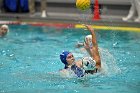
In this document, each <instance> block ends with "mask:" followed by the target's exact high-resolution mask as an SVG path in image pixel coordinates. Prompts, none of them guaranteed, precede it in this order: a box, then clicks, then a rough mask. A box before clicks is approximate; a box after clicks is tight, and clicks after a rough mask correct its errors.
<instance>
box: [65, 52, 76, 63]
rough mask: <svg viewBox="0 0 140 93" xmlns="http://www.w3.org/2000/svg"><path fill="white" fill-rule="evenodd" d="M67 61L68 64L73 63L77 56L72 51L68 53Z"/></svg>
mask: <svg viewBox="0 0 140 93" xmlns="http://www.w3.org/2000/svg"><path fill="white" fill-rule="evenodd" d="M66 61H67V63H68V65H71V64H72V63H73V62H74V61H75V58H74V56H73V54H72V53H69V54H68V55H67V58H66Z"/></svg>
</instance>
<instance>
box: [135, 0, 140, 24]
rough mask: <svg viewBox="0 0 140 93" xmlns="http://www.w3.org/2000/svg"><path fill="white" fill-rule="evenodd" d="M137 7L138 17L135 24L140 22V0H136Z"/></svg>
mask: <svg viewBox="0 0 140 93" xmlns="http://www.w3.org/2000/svg"><path fill="white" fill-rule="evenodd" d="M135 6H136V11H137V13H138V17H137V18H136V19H135V22H140V0H135Z"/></svg>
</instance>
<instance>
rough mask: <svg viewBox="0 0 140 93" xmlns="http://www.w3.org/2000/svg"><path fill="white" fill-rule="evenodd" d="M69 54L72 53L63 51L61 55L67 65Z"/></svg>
mask: <svg viewBox="0 0 140 93" xmlns="http://www.w3.org/2000/svg"><path fill="white" fill-rule="evenodd" d="M69 53H70V52H69V51H63V52H62V53H61V54H60V59H61V61H62V63H64V64H65V65H66V64H67V61H66V58H67V56H68V54H69Z"/></svg>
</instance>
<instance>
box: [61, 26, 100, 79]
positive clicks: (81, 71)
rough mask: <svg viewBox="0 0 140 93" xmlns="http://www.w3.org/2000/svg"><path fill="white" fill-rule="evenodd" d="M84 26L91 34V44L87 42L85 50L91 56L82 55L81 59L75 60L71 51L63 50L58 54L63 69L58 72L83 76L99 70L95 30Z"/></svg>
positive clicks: (64, 74) (65, 74)
mask: <svg viewBox="0 0 140 93" xmlns="http://www.w3.org/2000/svg"><path fill="white" fill-rule="evenodd" d="M85 26H86V28H87V29H88V30H89V31H90V32H91V35H92V44H93V46H92V47H90V45H89V44H87V50H88V51H89V53H90V55H91V57H84V58H83V59H79V60H77V61H75V58H74V56H73V54H72V53H71V52H69V51H63V52H62V53H61V54H60V59H61V61H62V63H63V64H64V65H65V67H64V69H62V70H60V73H61V75H63V76H69V75H71V74H72V73H73V74H74V75H76V76H77V77H83V76H84V75H85V74H89V73H90V74H94V73H97V72H98V71H100V68H101V59H100V55H99V51H98V45H97V41H96V36H95V32H94V29H92V27H91V26H90V25H85ZM85 68H86V69H85Z"/></svg>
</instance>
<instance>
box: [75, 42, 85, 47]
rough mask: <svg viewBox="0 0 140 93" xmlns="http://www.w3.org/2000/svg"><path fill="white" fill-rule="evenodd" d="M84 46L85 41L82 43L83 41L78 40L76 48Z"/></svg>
mask: <svg viewBox="0 0 140 93" xmlns="http://www.w3.org/2000/svg"><path fill="white" fill-rule="evenodd" d="M82 46H84V43H82V42H77V44H76V48H80V47H82Z"/></svg>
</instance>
